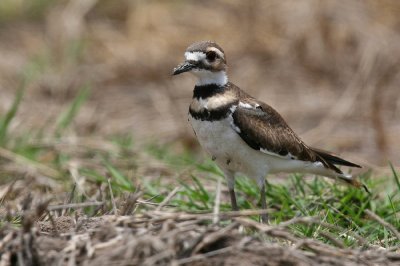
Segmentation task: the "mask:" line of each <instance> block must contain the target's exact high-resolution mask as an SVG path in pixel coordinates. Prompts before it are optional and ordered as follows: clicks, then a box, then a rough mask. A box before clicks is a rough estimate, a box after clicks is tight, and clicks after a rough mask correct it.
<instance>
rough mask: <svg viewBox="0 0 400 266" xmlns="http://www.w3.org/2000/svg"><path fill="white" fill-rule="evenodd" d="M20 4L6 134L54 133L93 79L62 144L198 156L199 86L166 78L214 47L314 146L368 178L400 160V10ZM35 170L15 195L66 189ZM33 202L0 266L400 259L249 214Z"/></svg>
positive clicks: (6, 38)
mask: <svg viewBox="0 0 400 266" xmlns="http://www.w3.org/2000/svg"><path fill="white" fill-rule="evenodd" d="M22 2H23V3H25V4H26V2H24V1H22ZM26 6H29V5H26ZM21 10H22V11H18V10H17V11H16V13H15V14H14V16H9V17H2V16H0V19H1V21H0V55H1V57H0V113H4V112H5V110H7V109H8V108H9V106H10V104H11V103H12V100H13V98H14V95H15V91H16V89H17V88H18V86H19V85H20V83H21V80H22V78H21V76H23V74H22V73H30V75H31V76H33V77H34V78H33V79H32V80H31V81H30V82H29V83H28V84H27V87H26V93H25V97H24V100H23V103H22V104H21V108H20V110H19V111H18V115H17V117H16V118H15V119H14V120H13V122H12V125H11V129H10V130H11V132H16V133H18V132H26V131H29V130H34V129H40V128H46V132H45V133H46V134H47V133H48V134H49V136H52V133H53V130H54V120H55V118H56V117H57V116H58V115H59V114H60V112H61V111H62V110H65V108H66V107H67V106H68V104H69V103H70V102H71V101H72V100H73V98H74V97H75V95H76V94H77V92H78V91H79V89H80V88H81V87H82V86H83V85H84V84H90V87H91V97H90V99H89V100H88V102H87V103H86V104H85V105H84V106H83V108H82V110H81V111H80V113H79V115H78V117H77V119H76V121H75V122H74V124H73V126H72V128H71V129H70V131H69V132H68V136H71V137H74V136H79V137H87V138H89V139H96V138H103V137H105V136H110V135H114V134H127V133H132V134H133V135H134V136H135V141H136V143H138V144H140V143H146V142H149V141H154V140H156V141H157V142H159V143H173V144H176V146H178V147H184V148H190V149H193V150H195V151H197V149H198V146H197V143H196V141H195V140H194V138H193V135H192V132H191V129H190V127H189V126H188V124H187V122H186V121H187V119H186V114H187V107H188V104H189V102H190V98H191V87H193V84H194V80H193V78H192V77H190V76H182V77H177V78H172V77H171V76H170V73H171V70H172V69H173V67H174V66H175V65H177V64H178V63H179V62H180V61H181V60H182V58H183V52H184V49H185V48H186V46H187V45H189V44H190V43H192V42H194V41H198V40H205V39H211V40H215V41H217V42H218V43H219V44H220V45H221V46H222V47H224V49H225V52H226V53H227V57H228V63H229V65H230V69H229V76H230V78H231V81H233V82H234V83H236V84H237V85H239V86H240V87H242V88H243V89H245V90H246V91H248V92H249V93H250V94H252V95H253V96H255V97H257V98H259V99H262V100H264V101H265V102H267V103H269V104H270V105H272V106H273V107H275V108H276V109H277V110H278V111H279V112H280V113H282V114H283V116H284V117H285V118H286V119H287V121H288V122H289V124H290V125H292V127H293V128H294V129H295V131H296V132H299V134H300V136H302V138H304V140H305V141H306V142H307V143H309V144H310V145H315V146H318V147H320V148H323V149H328V150H332V151H335V152H336V153H340V154H342V155H343V156H345V157H346V158H348V159H350V160H353V161H355V162H356V163H359V164H362V165H364V166H366V168H364V169H368V168H369V167H371V168H373V169H374V170H376V171H379V172H384V171H389V168H388V167H387V161H388V160H390V161H392V162H393V163H394V164H395V166H399V162H400V153H399V152H398V150H399V148H400V138H399V132H400V97H399V95H400V89H399V85H400V71H399V66H400V64H399V62H400V35H399V33H400V17H399V16H398V14H399V12H400V2H399V1H396V0H385V1H372V0H370V1H356V0H354V1H346V2H343V1H333V0H332V1H318V0H309V1H278V0H271V1H260V0H258V1H257V0H253V1H240V0H235V1H224V0H220V1H211V0H206V1H97V0H91V1H81V0H70V1H66V0H65V1H55V2H53V3H52V4H51V5H49V6H48V7H46V8H45V9H43V12H42V13H40V14H39V15H34V14H33V13H32V14H31V13H30V12H31V10H30V9H29V8H26V9H23V8H21ZM24 10H25V11H24ZM25 75H27V74H25ZM28 76H29V75H28ZM156 170H157V169H156ZM156 170H154V171H156ZM164 170H165V169H163V168H162V167H161V168H160V170H159V171H164ZM167 170H168V169H167ZM167 170H165V171H167ZM157 171H158V170H157ZM29 177H30V176H29V174H27V175H26V177H25V180H24V181H23V182H20V181H17V182H16V183H15V188H16V189H19V190H23V189H24V187H25V188H26V187H30V186H32V187H40V186H41V185H42V184H41V183H40V182H39V181H41V182H47V186H50V187H54V188H55V187H57V189H58V190H57V191H59V188H58V186H60V185H59V184H56V183H55V182H54V181H51V180H50V179H49V178H48V179H46V177H42V176H41V177H40V178H32V179H30V178H29ZM30 182H31V183H30ZM3 188H4V187H3ZM5 189H6V188H5ZM3 192H4V191H3ZM15 204H16V205H17V203H15ZM38 209H39V210H36V209H35V208H33V210H31V211H26V212H24V213H23V214H22V217H23V218H22V219H23V221H22V228H14V227H11V226H8V225H7V226H3V227H2V228H1V229H0V250H1V260H0V265H1V266H2V265H15V263H16V262H17V261H20V262H21V261H22V262H24V263H25V264H24V265H55V264H57V265H75V264H77V265H155V264H158V265H239V264H240V265H399V263H400V256H399V250H384V249H380V248H377V247H373V246H372V247H371V246H365V248H363V249H345V248H342V247H340V246H337V247H335V246H327V245H325V244H323V243H322V242H319V241H314V240H307V239H300V238H298V237H297V236H294V235H292V234H291V233H290V232H289V231H287V230H286V229H285V228H282V227H279V226H276V227H271V226H268V225H262V224H258V223H256V224H255V223H254V222H252V221H251V220H249V219H247V218H246V217H245V215H242V216H238V217H236V216H232V217H233V218H232V217H228V218H226V217H225V218H221V220H224V219H232V220H233V221H234V222H233V223H232V225H231V226H228V227H226V226H221V225H219V224H213V223H212V222H211V221H212V217H211V218H210V217H208V216H207V217H206V218H204V217H203V216H201V215H192V216H191V215H190V214H181V213H172V214H171V213H169V212H149V213H146V214H136V215H132V216H111V215H110V216H102V217H97V218H96V217H92V218H85V217H80V216H79V215H78V214H77V215H76V217H72V216H59V217H57V215H53V216H54V217H53V218H52V219H50V218H49V217H50V216H46V214H43V210H40V209H41V208H38ZM44 216H45V217H46V219H44V218H43V217H44ZM246 230H249V231H250V232H256V234H255V235H256V236H252V237H247V236H246V234H245V233H246ZM252 235H253V234H252ZM266 239H267V240H268V241H265V240H266ZM20 265H22V264H20Z"/></svg>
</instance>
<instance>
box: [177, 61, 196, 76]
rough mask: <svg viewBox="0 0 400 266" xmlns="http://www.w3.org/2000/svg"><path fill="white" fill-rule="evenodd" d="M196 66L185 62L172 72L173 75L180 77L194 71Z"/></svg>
mask: <svg viewBox="0 0 400 266" xmlns="http://www.w3.org/2000/svg"><path fill="white" fill-rule="evenodd" d="M195 67H196V65H194V64H193V63H190V62H187V61H186V62H184V63H182V64H180V65H179V66H177V67H176V68H174V71H173V72H172V75H174V76H175V75H178V74H181V73H184V72H188V71H190V70H192V69H193V68H195Z"/></svg>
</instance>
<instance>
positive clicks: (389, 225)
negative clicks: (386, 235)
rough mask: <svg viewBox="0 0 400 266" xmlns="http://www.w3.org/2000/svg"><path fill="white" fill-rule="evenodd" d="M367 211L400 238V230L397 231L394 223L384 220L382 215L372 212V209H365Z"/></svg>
mask: <svg viewBox="0 0 400 266" xmlns="http://www.w3.org/2000/svg"><path fill="white" fill-rule="evenodd" d="M365 212H366V213H367V214H368V216H369V217H371V218H372V219H374V220H375V221H377V222H378V223H380V224H381V225H382V226H383V227H386V228H388V229H389V230H390V231H392V233H393V234H394V235H395V236H396V237H397V239H399V240H400V233H399V231H397V229H396V228H394V226H393V225H391V224H390V223H388V222H386V221H385V220H383V219H382V218H381V217H379V216H378V215H377V214H376V213H374V212H372V211H371V210H365Z"/></svg>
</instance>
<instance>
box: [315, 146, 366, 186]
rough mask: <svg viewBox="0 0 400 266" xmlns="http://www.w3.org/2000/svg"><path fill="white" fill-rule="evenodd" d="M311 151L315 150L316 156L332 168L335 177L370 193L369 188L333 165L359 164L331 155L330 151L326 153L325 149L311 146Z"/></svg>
mask: <svg viewBox="0 0 400 266" xmlns="http://www.w3.org/2000/svg"><path fill="white" fill-rule="evenodd" d="M312 151H314V152H315V154H316V155H317V158H318V159H319V160H320V161H321V162H322V163H323V164H324V165H325V167H327V168H329V169H332V170H333V171H335V172H336V173H337V174H338V175H337V177H338V178H339V179H340V180H342V181H344V182H346V183H347V184H349V185H352V186H354V187H357V188H361V187H362V188H364V189H365V191H366V192H367V193H369V194H370V191H369V189H368V188H367V186H366V185H364V184H363V183H361V182H360V181H358V180H357V179H355V178H352V176H351V175H347V174H343V172H342V171H341V170H340V169H339V168H337V167H336V166H335V165H343V166H349V167H357V168H361V166H360V165H358V164H355V163H352V162H349V161H346V160H344V159H342V158H339V157H337V156H335V155H332V154H330V153H328V152H326V151H322V150H319V149H315V148H312Z"/></svg>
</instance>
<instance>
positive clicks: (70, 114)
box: [55, 85, 90, 136]
mask: <svg viewBox="0 0 400 266" xmlns="http://www.w3.org/2000/svg"><path fill="white" fill-rule="evenodd" d="M89 93H90V88H89V86H87V85H86V86H84V87H83V88H82V89H81V90H80V92H79V94H78V95H77V96H76V97H75V99H74V101H73V102H72V103H71V105H70V106H69V107H68V109H67V110H65V111H64V112H62V113H61V115H60V116H59V117H58V119H57V122H56V130H55V134H56V136H60V135H61V133H62V132H63V131H64V130H65V129H66V128H68V127H69V125H70V124H71V123H72V121H73V120H74V118H75V117H76V115H77V114H78V112H79V109H80V108H81V106H82V104H83V103H84V102H85V101H86V100H87V98H88V97H89Z"/></svg>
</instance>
